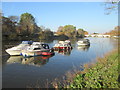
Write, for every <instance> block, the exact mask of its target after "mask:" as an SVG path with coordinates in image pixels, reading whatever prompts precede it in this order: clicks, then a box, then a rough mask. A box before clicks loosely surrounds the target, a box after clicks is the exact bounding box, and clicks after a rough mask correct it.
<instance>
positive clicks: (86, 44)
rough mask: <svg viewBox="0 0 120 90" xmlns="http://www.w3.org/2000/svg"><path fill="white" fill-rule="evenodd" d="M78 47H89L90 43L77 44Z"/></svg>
mask: <svg viewBox="0 0 120 90" xmlns="http://www.w3.org/2000/svg"><path fill="white" fill-rule="evenodd" d="M77 44H78V45H79V46H89V45H90V43H77Z"/></svg>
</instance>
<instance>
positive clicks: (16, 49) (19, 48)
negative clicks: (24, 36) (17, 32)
mask: <svg viewBox="0 0 120 90" xmlns="http://www.w3.org/2000/svg"><path fill="white" fill-rule="evenodd" d="M32 43H33V41H22V43H21V44H19V45H17V46H15V47H12V48H8V49H6V50H5V51H6V52H7V53H8V54H10V55H21V51H22V50H23V49H24V48H25V47H27V46H30V45H31V44H32Z"/></svg>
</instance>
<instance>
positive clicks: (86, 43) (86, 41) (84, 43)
mask: <svg viewBox="0 0 120 90" xmlns="http://www.w3.org/2000/svg"><path fill="white" fill-rule="evenodd" d="M77 45H79V46H89V45H90V41H89V39H81V40H79V41H78V42H77Z"/></svg>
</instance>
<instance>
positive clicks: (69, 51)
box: [55, 49, 72, 56]
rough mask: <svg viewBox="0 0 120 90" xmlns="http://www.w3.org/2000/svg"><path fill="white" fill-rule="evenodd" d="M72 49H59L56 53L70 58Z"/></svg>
mask: <svg viewBox="0 0 120 90" xmlns="http://www.w3.org/2000/svg"><path fill="white" fill-rule="evenodd" d="M71 51H72V49H71V50H70V49H57V50H55V52H57V53H59V54H62V55H67V56H70V54H71Z"/></svg>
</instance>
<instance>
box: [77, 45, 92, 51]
mask: <svg viewBox="0 0 120 90" xmlns="http://www.w3.org/2000/svg"><path fill="white" fill-rule="evenodd" d="M89 47H90V46H77V49H78V50H80V51H88V50H89Z"/></svg>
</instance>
